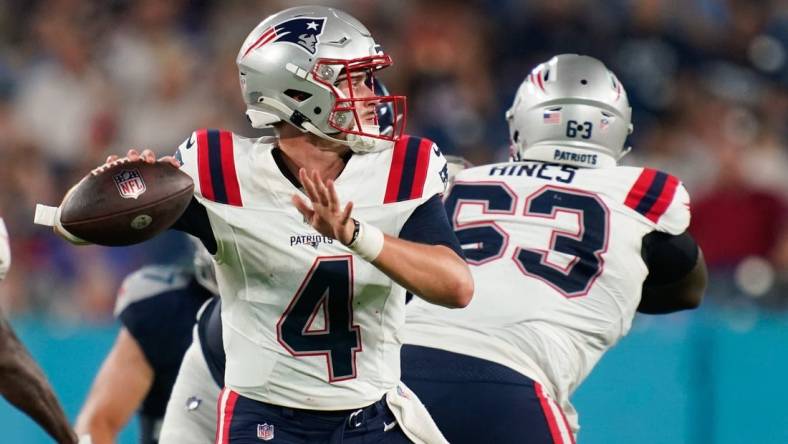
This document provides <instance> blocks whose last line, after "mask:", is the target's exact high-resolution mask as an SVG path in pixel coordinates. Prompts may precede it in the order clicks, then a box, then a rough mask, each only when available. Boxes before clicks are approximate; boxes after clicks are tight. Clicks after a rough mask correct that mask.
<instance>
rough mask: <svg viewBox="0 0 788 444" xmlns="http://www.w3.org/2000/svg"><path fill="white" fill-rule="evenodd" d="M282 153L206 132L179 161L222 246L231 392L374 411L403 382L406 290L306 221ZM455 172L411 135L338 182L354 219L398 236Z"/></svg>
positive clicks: (362, 159)
mask: <svg viewBox="0 0 788 444" xmlns="http://www.w3.org/2000/svg"><path fill="white" fill-rule="evenodd" d="M276 150H277V148H276V139H273V138H260V139H247V138H243V137H240V136H237V135H235V134H232V133H231V132H228V131H220V130H199V131H196V132H195V133H194V134H193V135H192V136H191V138H190V139H189V140H187V141H186V142H184V144H182V145H181V146H180V147H179V149H178V153H177V154H176V158H178V159H179V160H180V161H181V163H182V167H181V168H182V170H183V171H185V172H186V173H188V174H189V175H191V176H192V178H193V179H194V182H195V198H196V199H197V201H198V202H199V203H200V204H202V205H203V206H204V207H205V209H206V211H207V215H208V219H209V221H210V226H211V231H212V232H213V235H214V238H215V240H216V243H217V245H218V247H217V252H216V254H215V255H214V259H215V261H216V272H217V281H218V284H219V290H220V295H221V298H222V312H221V315H222V327H223V343H224V348H225V352H226V356H227V361H226V369H225V384H226V386H227V387H228V388H230V389H232V390H233V391H235V392H237V393H239V394H241V395H243V396H245V397H248V398H251V399H255V400H258V401H262V402H267V403H270V404H275V405H280V406H287V407H293V408H302V409H313V410H345V409H354V408H359V407H362V406H366V405H369V404H372V403H374V402H375V401H378V400H379V399H380V398H381V397H382V396H383V394H384V393H385V392H386V391H387V390H389V389H391V388H392V387H394V386H395V385H396V384H397V382H398V381H399V377H400V373H399V353H400V351H399V350H400V345H401V343H400V339H399V336H398V334H399V333H398V330H399V329H400V327H401V326H402V325H403V324H404V322H405V289H404V288H402V287H401V286H400V285H398V284H396V283H395V282H393V281H392V280H391V279H390V278H389V277H388V276H386V275H385V274H384V273H383V272H381V271H379V270H378V269H377V268H376V267H375V266H373V265H372V264H371V263H369V262H367V261H365V260H363V259H361V258H360V257H358V256H355V255H354V254H353V253H352V252H351V251H350V250H348V249H347V248H346V247H345V246H343V245H342V244H341V243H339V242H338V241H336V240H334V239H331V238H329V237H326V236H322V235H320V234H319V233H318V232H317V231H315V230H314V229H313V228H312V227H311V226H310V225H309V224H308V223H307V222H306V221H305V220H304V218H303V216H302V215H301V214H300V213H299V212H298V210H297V209H296V208H295V206H294V205H293V203H292V200H291V199H292V196H293V195H294V194H296V193H300V191H299V190H298V189H297V188H296V187H295V186H294V184H293V183H292V180H294V179H292V178H290V179H289V178H288V177H287V176H286V173H284V172H283V170H282V169H281V168H280V167H279V166H278V164H279V163H280V162H281V158H278V157H277V154H276ZM277 159H279V160H277ZM445 167H446V160H445V158H444V157H443V155H442V154H441V153H440V151H439V150H438V149H437V147H434V145H433V144H432V142H430V141H428V140H426V139H419V138H417V137H403V138H402V139H401V140H400V141H399V142H398V143H397V145H396V146H395V147H394V148H393V149H389V150H387V151H383V152H377V153H368V154H360V155H353V156H352V157H351V158H350V159H349V161H348V162H347V165H346V166H345V169H344V170H343V171H342V174H341V175H340V176H339V177H338V178H337V179H336V180H335V185H336V188H337V192H338V194H339V196H340V199H341V200H342V202H343V203H345V202H348V201H353V203H354V207H353V216H354V217H357V218H359V219H361V220H364V221H366V222H368V223H370V224H372V225H374V226H376V227H378V228H380V229H381V230H382V231H383V232H385V233H386V234H389V235H391V236H395V237H396V236H398V235H399V234H400V230H401V229H402V227H403V225H405V223H406V222H407V221H408V220H409V218H410V216H411V215H412V213H413V212H414V211H415V210H416V209H417V207H419V206H420V205H421V204H422V203H424V202H425V201H427V200H428V199H430V198H431V197H433V196H435V195H436V194H441V193H443V191H444V189H445V182H444V177H445ZM285 170H286V168H285ZM439 214H440V213H439ZM444 223H445V222H444ZM445 226H446V231H447V232H448V233H449V235H450V234H451V232H450V227H449V225H448V223H445Z"/></svg>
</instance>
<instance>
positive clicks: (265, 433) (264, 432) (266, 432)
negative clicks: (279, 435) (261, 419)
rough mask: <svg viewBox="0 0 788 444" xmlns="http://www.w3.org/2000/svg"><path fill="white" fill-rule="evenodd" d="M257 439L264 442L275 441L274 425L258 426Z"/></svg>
mask: <svg viewBox="0 0 788 444" xmlns="http://www.w3.org/2000/svg"><path fill="white" fill-rule="evenodd" d="M257 437H258V438H260V439H262V440H263V441H270V440H272V439H274V425H273V424H267V423H266V424H257Z"/></svg>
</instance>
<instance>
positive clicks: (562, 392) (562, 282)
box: [404, 162, 690, 416]
mask: <svg viewBox="0 0 788 444" xmlns="http://www.w3.org/2000/svg"><path fill="white" fill-rule="evenodd" d="M445 204H446V207H447V211H448V213H449V216H450V218H451V220H452V223H453V225H454V228H455V231H456V233H457V236H458V238H459V240H460V243H461V245H462V247H463V250H464V252H465V255H466V258H467V260H468V263H469V265H470V266H471V273H472V274H473V277H474V281H475V284H476V292H475V295H474V299H473V301H472V302H471V304H470V305H469V306H468V307H466V308H465V309H463V310H448V309H444V308H442V307H437V306H430V305H428V304H424V303H422V302H421V301H419V300H418V299H416V300H414V301H413V302H411V304H410V306H409V308H408V318H407V326H406V331H405V336H404V337H405V342H406V343H412V344H416V345H423V346H431V347H436V348H441V349H446V350H449V351H453V352H457V353H464V354H468V355H471V356H476V357H479V358H483V359H488V360H492V361H495V362H498V363H501V364H503V365H506V366H508V367H510V368H513V369H515V370H518V371H520V372H521V373H523V374H525V375H527V376H529V377H531V378H533V379H535V380H537V381H539V382H540V383H542V384H543V385H544V386H545V387H546V388H547V389H548V390H549V392H550V393H551V394H552V395H553V396H554V397H555V399H557V400H558V401H559V402H561V403H562V405H563V407H564V408H565V409H566V411H567V412H570V413H571V412H572V411H573V410H572V408H571V405H570V404H569V401H568V400H569V396H570V395H571V393H572V392H573V391H574V389H575V388H576V387H577V385H578V384H579V383H580V382H581V381H582V380H583V379H584V378H585V376H586V375H587V374H588V372H589V371H590V370H591V369H592V368H593V366H594V365H595V364H596V362H597V361H598V360H599V358H600V357H601V355H602V353H604V351H605V350H607V348H609V347H611V346H612V345H613V344H615V343H616V341H617V340H618V339H619V338H620V337H621V336H623V335H625V334H626V333H627V332H628V330H629V328H630V326H631V322H632V318H633V317H634V315H635V311H636V309H637V306H638V304H639V302H640V294H641V288H642V284H643V281H644V280H645V278H646V276H647V275H648V269H647V267H646V264H645V263H644V262H643V259H642V257H641V243H642V239H643V236H644V235H646V234H648V233H650V232H652V231H655V230H656V231H663V232H667V233H671V234H680V233H682V232H683V231H684V230H686V229H687V226H688V225H689V219H690V210H689V196H688V194H687V191H686V190H685V189H684V186H683V185H682V184H681V182H680V181H679V180H678V179H676V178H675V177H673V176H671V175H669V174H666V173H664V172H661V171H657V170H653V169H649V168H634V167H613V168H600V169H585V168H576V167H573V166H566V165H557V164H550V163H543V162H516V163H499V164H493V165H484V166H479V167H475V168H470V169H467V170H464V171H461V172H460V173H458V174H457V176H456V177H455V181H454V183H453V185H452V188H451V189H450V190H449V192H448V194H447V197H446V199H445ZM471 325H472V326H473V328H468V326H471ZM570 416H571V415H570Z"/></svg>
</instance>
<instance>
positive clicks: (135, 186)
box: [112, 168, 146, 199]
mask: <svg viewBox="0 0 788 444" xmlns="http://www.w3.org/2000/svg"><path fill="white" fill-rule="evenodd" d="M112 180H113V181H114V182H115V186H116V187H117V188H118V192H119V193H120V197H122V198H124V199H136V198H138V197H140V195H141V194H142V193H144V192H145V189H146V188H145V181H144V180H142V175H141V174H140V172H139V170H137V169H136V168H135V169H133V170H121V171H120V172H119V173H118V174H115V175H113V176H112Z"/></svg>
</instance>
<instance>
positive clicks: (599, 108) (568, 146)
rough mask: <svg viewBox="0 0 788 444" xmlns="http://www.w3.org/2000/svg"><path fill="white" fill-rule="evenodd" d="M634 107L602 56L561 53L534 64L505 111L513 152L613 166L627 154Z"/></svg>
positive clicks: (523, 156) (516, 156) (516, 157)
mask: <svg viewBox="0 0 788 444" xmlns="http://www.w3.org/2000/svg"><path fill="white" fill-rule="evenodd" d="M631 119H632V108H630V107H629V101H628V100H627V93H626V91H624V87H623V86H621V83H620V82H619V81H618V79H617V78H616V76H615V74H613V73H612V72H611V71H610V70H609V69H607V67H605V65H604V64H603V63H602V62H600V61H599V60H597V59H595V58H593V57H588V56H581V55H577V54H561V55H558V56H555V57H553V58H552V59H550V61H548V62H546V63H542V64H541V65H539V66H537V67H536V68H534V69H533V70H532V71H531V73H530V74H529V75H528V77H526V79H525V81H523V83H522V84H521V85H520V89H519V90H518V91H517V95H516V96H515V97H514V103H513V104H512V107H511V108H510V109H509V110H508V111H507V112H506V120H507V122H508V123H509V136H510V140H511V143H512V151H511V156H512V159H513V160H515V161H517V160H526V159H529V160H541V161H546V162H555V163H562V164H569V165H575V166H580V167H606V166H613V165H616V163H617V162H618V161H619V159H621V158H622V157H624V155H626V153H627V152H629V148H626V149H625V148H624V142H625V140H626V138H627V135H628V134H630V133H631V132H632V123H631Z"/></svg>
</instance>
